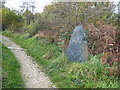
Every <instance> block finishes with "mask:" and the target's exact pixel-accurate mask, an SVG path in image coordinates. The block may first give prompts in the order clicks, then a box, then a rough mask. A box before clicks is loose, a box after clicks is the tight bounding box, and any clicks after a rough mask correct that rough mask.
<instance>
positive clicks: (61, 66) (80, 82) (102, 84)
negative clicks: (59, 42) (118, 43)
mask: <svg viewBox="0 0 120 90" xmlns="http://www.w3.org/2000/svg"><path fill="white" fill-rule="evenodd" d="M4 34H5V35H7V36H8V37H10V38H11V39H12V40H13V41H15V42H16V43H17V44H20V45H21V46H22V47H23V48H26V49H27V53H28V55H31V56H32V57H33V58H34V59H35V61H36V62H37V63H38V64H39V65H40V66H43V70H44V71H45V72H46V73H47V74H48V75H49V76H50V78H51V80H52V82H53V83H54V84H55V85H56V86H57V87H60V88H117V87H118V77H116V76H114V75H112V76H109V75H110V72H109V69H108V68H110V66H109V64H104V63H102V61H101V60H100V57H101V56H102V55H94V56H93V55H90V57H89V60H88V61H86V62H84V63H72V62H69V61H68V60H67V58H66V57H65V56H64V54H63V53H61V51H60V49H59V48H58V46H56V45H55V44H50V43H47V44H43V43H42V42H41V39H37V38H36V37H32V38H29V39H25V36H20V35H19V34H13V35H12V34H9V33H6V32H4ZM50 55H51V56H50ZM48 56H50V58H47V57H48Z"/></svg>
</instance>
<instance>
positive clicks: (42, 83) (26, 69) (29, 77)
mask: <svg viewBox="0 0 120 90" xmlns="http://www.w3.org/2000/svg"><path fill="white" fill-rule="evenodd" d="M0 38H2V40H0V42H1V43H2V44H4V45H5V46H6V47H8V48H9V49H11V51H12V52H13V53H14V55H15V56H16V58H17V59H18V61H19V62H20V65H21V72H22V76H23V80H24V82H25V85H26V87H25V88H55V86H54V85H53V84H52V82H51V81H50V80H49V78H48V77H47V76H46V74H44V73H43V71H42V70H41V69H40V67H39V66H38V65H37V64H36V63H35V61H33V60H32V58H31V57H30V56H27V54H26V53H25V51H24V49H22V48H20V46H18V45H16V44H15V43H13V42H12V41H10V39H9V38H7V37H5V36H2V35H0Z"/></svg>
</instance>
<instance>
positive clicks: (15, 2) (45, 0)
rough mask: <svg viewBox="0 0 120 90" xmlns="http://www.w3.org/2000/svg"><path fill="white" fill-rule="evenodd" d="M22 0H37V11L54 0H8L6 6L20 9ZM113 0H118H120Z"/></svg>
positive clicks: (40, 10)
mask: <svg viewBox="0 0 120 90" xmlns="http://www.w3.org/2000/svg"><path fill="white" fill-rule="evenodd" d="M22 1H35V3H36V9H35V12H43V9H44V7H45V6H46V5H48V4H50V3H51V2H52V1H53V0H6V4H5V6H6V7H9V8H13V9H16V10H20V5H22ZM64 1H65V0H64ZM86 1H87V0H86ZM112 1H115V2H118V1H120V0H112Z"/></svg>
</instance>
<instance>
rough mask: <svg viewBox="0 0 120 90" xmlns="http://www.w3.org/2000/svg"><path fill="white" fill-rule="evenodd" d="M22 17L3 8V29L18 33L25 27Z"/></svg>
mask: <svg viewBox="0 0 120 90" xmlns="http://www.w3.org/2000/svg"><path fill="white" fill-rule="evenodd" d="M21 21H22V17H21V16H20V15H17V14H16V13H15V12H14V11H11V10H10V9H8V8H2V29H3V30H5V29H8V28H9V29H11V30H15V31H18V29H20V27H21V26H22V25H23V23H22V22H21Z"/></svg>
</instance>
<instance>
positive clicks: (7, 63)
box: [0, 45, 24, 88]
mask: <svg viewBox="0 0 120 90" xmlns="http://www.w3.org/2000/svg"><path fill="white" fill-rule="evenodd" d="M0 53H2V88H23V87H24V83H23V80H22V76H21V72H20V64H19V62H18V61H17V59H16V58H15V56H14V55H13V53H12V52H11V51H10V50H9V49H8V48H6V47H5V46H4V45H2V48H0Z"/></svg>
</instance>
